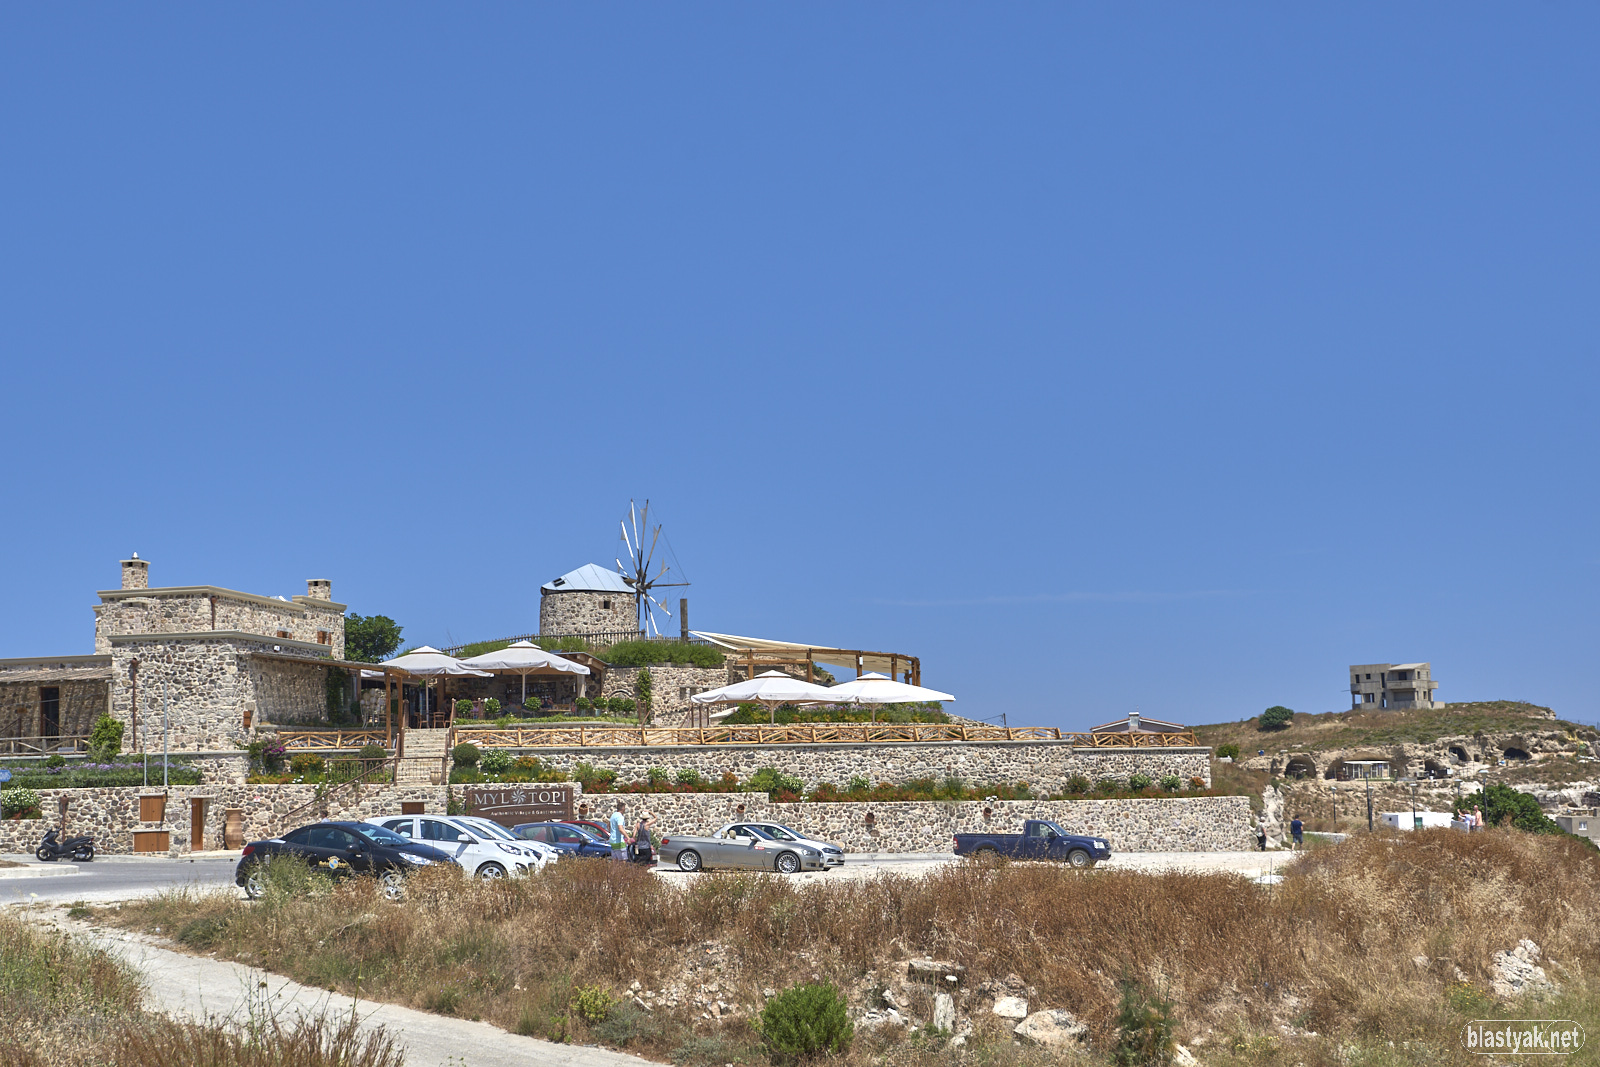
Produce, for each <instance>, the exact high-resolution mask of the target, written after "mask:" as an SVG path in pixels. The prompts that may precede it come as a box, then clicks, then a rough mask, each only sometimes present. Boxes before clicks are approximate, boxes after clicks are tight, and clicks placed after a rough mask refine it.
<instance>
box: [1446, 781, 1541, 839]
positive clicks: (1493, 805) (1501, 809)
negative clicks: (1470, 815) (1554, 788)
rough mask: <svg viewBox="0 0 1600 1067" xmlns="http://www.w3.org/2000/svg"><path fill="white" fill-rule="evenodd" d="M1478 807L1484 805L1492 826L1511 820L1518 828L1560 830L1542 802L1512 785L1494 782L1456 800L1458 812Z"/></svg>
mask: <svg viewBox="0 0 1600 1067" xmlns="http://www.w3.org/2000/svg"><path fill="white" fill-rule="evenodd" d="M1475 807H1482V808H1483V817H1484V818H1485V819H1487V820H1488V822H1489V825H1490V826H1503V825H1505V824H1506V823H1507V822H1509V823H1510V824H1511V825H1512V826H1514V827H1516V828H1517V829H1518V830H1524V831H1526V832H1528V833H1530V834H1559V833H1562V832H1563V831H1562V829H1561V827H1560V826H1558V825H1556V822H1555V820H1554V819H1552V818H1550V817H1549V816H1548V815H1546V814H1545V813H1544V810H1543V809H1542V808H1540V807H1539V802H1538V801H1537V800H1535V799H1534V798H1533V797H1531V796H1529V795H1528V794H1527V793H1523V792H1519V791H1518V790H1515V789H1512V788H1511V787H1510V786H1509V785H1502V784H1500V783H1499V782H1494V783H1492V784H1490V785H1488V786H1486V787H1484V790H1483V792H1482V793H1481V794H1479V795H1477V796H1471V795H1469V796H1465V797H1462V798H1461V800H1460V801H1458V802H1457V804H1456V810H1457V812H1458V813H1459V812H1461V811H1471V810H1472V809H1473V808H1475Z"/></svg>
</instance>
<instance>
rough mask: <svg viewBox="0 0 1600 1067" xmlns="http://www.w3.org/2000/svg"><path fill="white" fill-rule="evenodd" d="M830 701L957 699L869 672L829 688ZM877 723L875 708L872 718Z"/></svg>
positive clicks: (947, 694) (890, 702)
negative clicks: (851, 680)
mask: <svg viewBox="0 0 1600 1067" xmlns="http://www.w3.org/2000/svg"><path fill="white" fill-rule="evenodd" d="M828 693H829V697H828V699H829V700H832V701H835V702H836V703H840V704H913V703H918V702H921V701H926V700H954V699H955V697H953V696H951V695H950V694H949V693H941V692H939V691H938V690H937V689H924V688H923V687H922V686H920V685H908V684H907V683H905V682H897V681H895V680H894V679H893V678H890V677H889V676H888V675H886V674H879V673H877V672H876V671H868V672H867V673H866V674H863V675H862V676H861V677H859V678H857V679H856V680H855V681H853V682H841V683H840V684H838V685H831V686H829V687H828ZM872 718H873V721H877V718H878V715H877V711H876V709H874V711H873V715H872Z"/></svg>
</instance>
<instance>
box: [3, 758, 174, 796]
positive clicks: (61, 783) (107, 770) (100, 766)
mask: <svg viewBox="0 0 1600 1067" xmlns="http://www.w3.org/2000/svg"><path fill="white" fill-rule="evenodd" d="M5 766H6V769H7V770H9V771H10V772H11V781H9V782H7V783H6V788H8V789H10V788H18V789H98V788H102V787H106V786H123V785H143V784H144V782H145V768H144V764H142V763H126V762H118V763H111V764H105V763H68V764H66V765H65V766H62V767H47V766H45V764H44V762H43V761H42V760H41V761H38V762H34V763H25V764H16V763H8V764H6V765H5ZM201 780H202V775H201V773H200V769H199V768H198V767H191V766H190V765H189V764H187V763H179V762H178V761H176V760H174V761H172V763H171V765H170V766H169V767H168V768H167V781H168V783H169V784H171V785H200V784H201ZM150 784H152V785H160V784H161V760H160V759H152V760H151V761H150Z"/></svg>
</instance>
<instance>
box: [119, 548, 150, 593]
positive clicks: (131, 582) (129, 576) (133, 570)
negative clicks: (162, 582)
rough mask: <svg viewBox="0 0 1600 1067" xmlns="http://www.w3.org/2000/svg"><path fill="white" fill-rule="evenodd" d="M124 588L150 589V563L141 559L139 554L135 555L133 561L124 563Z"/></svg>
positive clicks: (124, 561) (129, 560) (128, 560)
mask: <svg viewBox="0 0 1600 1067" xmlns="http://www.w3.org/2000/svg"><path fill="white" fill-rule="evenodd" d="M122 588H124V589H149V588H150V561H149V560H147V559H140V558H139V553H137V552H135V553H134V554H133V558H132V559H125V560H123V561H122Z"/></svg>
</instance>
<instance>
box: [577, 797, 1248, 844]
mask: <svg viewBox="0 0 1600 1067" xmlns="http://www.w3.org/2000/svg"><path fill="white" fill-rule="evenodd" d="M582 799H583V800H584V801H585V802H587V803H588V805H589V808H590V813H591V814H590V817H591V818H596V821H600V819H601V818H604V817H605V816H608V815H609V814H610V813H611V812H612V811H613V810H614V809H615V807H616V802H617V801H618V800H620V801H622V802H623V804H625V805H626V809H627V810H626V814H627V816H628V823H629V825H630V826H631V825H633V823H634V822H635V820H637V819H638V817H639V814H640V813H641V812H644V811H648V812H651V813H652V814H654V815H655V817H656V822H655V827H656V829H657V831H658V832H657V835H656V836H657V837H658V838H660V837H661V836H662V835H665V836H667V837H671V836H672V834H674V833H689V834H700V835H704V834H711V833H715V832H716V831H717V830H718V829H720V828H721V827H722V826H723V825H724V824H726V823H729V822H733V821H735V820H738V819H766V820H771V821H773V822H781V823H783V824H784V825H785V826H792V827H794V828H795V829H796V830H798V831H800V832H801V833H804V834H813V835H815V836H816V837H818V838H821V839H823V840H825V841H831V842H833V843H834V844H837V845H839V846H841V847H843V848H844V849H846V850H847V851H850V852H949V851H950V850H951V849H952V848H953V847H954V844H955V842H954V837H955V835H956V834H958V833H981V832H992V833H1018V832H1020V831H1021V829H1022V823H1023V820H1025V819H1053V820H1055V821H1056V822H1058V823H1060V824H1061V827H1062V828H1063V829H1065V830H1066V831H1067V832H1069V833H1081V834H1092V835H1094V836H1096V837H1103V838H1105V839H1106V840H1108V841H1110V842H1111V848H1112V849H1113V851H1120V852H1231V851H1240V850H1247V849H1251V848H1254V847H1255V837H1254V836H1253V834H1252V832H1251V830H1250V798H1249V797H1242V796H1238V797H1234V796H1228V797H1175V798H1171V799H1163V798H1151V799H1136V800H1054V801H1029V800H1002V801H996V802H994V803H992V804H985V803H984V802H982V801H976V800H974V801H955V802H952V801H908V802H904V803H893V804H810V803H800V804H776V803H773V802H771V801H769V800H768V799H767V795H766V794H765V793H634V794H623V795H619V796H611V795H600V796H587V797H584V798H582ZM741 804H742V805H744V809H745V810H744V811H743V812H740V811H739V810H738V808H739V805H741ZM986 807H987V808H989V809H991V815H990V817H989V818H988V819H987V820H986V819H984V817H983V810H984V808H986ZM868 812H871V813H872V815H873V818H874V824H873V825H872V826H870V827H869V826H868V825H867V823H866V816H867V813H868ZM597 816H598V818H597Z"/></svg>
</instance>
